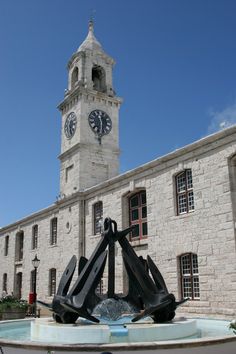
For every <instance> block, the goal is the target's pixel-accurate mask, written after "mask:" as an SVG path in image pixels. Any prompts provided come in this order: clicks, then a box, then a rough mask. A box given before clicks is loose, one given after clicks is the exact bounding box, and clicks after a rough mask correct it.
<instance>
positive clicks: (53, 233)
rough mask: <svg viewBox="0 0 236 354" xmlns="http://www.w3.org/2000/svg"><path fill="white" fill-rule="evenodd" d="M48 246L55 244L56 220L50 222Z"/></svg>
mask: <svg viewBox="0 0 236 354" xmlns="http://www.w3.org/2000/svg"><path fill="white" fill-rule="evenodd" d="M50 244H51V245H56V244H57V218H53V219H52V220H51V235H50Z"/></svg>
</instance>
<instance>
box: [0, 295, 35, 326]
mask: <svg viewBox="0 0 236 354" xmlns="http://www.w3.org/2000/svg"><path fill="white" fill-rule="evenodd" d="M27 309H28V303H27V301H26V300H18V299H16V298H15V297H14V296H12V295H7V296H4V297H2V298H1V299H0V320H14V319H19V318H24V317H25V316H26V313H27Z"/></svg>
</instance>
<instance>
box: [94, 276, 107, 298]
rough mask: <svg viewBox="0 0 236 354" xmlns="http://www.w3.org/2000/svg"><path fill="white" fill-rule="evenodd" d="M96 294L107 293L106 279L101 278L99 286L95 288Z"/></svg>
mask: <svg viewBox="0 0 236 354" xmlns="http://www.w3.org/2000/svg"><path fill="white" fill-rule="evenodd" d="M95 292H96V294H98V295H102V294H104V293H105V289H104V279H103V278H101V280H100V282H99V283H98V286H97V288H96V290H95Z"/></svg>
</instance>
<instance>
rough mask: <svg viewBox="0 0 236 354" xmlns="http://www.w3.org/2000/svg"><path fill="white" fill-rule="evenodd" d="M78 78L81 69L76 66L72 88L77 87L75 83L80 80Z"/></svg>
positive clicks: (72, 76)
mask: <svg viewBox="0 0 236 354" xmlns="http://www.w3.org/2000/svg"><path fill="white" fill-rule="evenodd" d="M78 80H79V69H78V68H77V66H76V67H75V68H74V70H73V72H72V75H71V88H74V87H75V84H76V83H77V82H78Z"/></svg>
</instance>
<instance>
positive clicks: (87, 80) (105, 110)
mask: <svg viewBox="0 0 236 354" xmlns="http://www.w3.org/2000/svg"><path fill="white" fill-rule="evenodd" d="M114 64H115V61H114V59H113V58H111V57H110V56H109V55H107V54H106V53H105V52H104V50H103V48H102V46H101V44H100V43H99V42H98V40H97V39H96V38H95V36H94V28H93V22H92V21H90V22H89V31H88V35H87V37H86V39H85V40H84V42H83V43H82V44H81V45H80V47H79V48H78V50H77V51H76V53H74V54H73V55H72V57H71V59H70V60H69V63H68V89H67V90H66V91H65V97H64V100H63V101H62V102H61V103H60V104H59V106H58V108H59V110H60V111H61V114H62V128H61V154H60V156H59V159H60V162H61V168H60V194H61V196H62V197H63V196H68V195H71V194H72V193H74V192H76V191H79V190H84V189H86V188H89V187H92V186H94V185H96V184H98V183H101V182H103V181H105V180H107V179H110V178H112V177H114V176H116V175H118V173H119V153H120V150H119V108H120V105H121V103H122V99H121V98H119V97H117V96H116V94H115V91H114V89H113V84H112V69H113V66H114Z"/></svg>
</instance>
